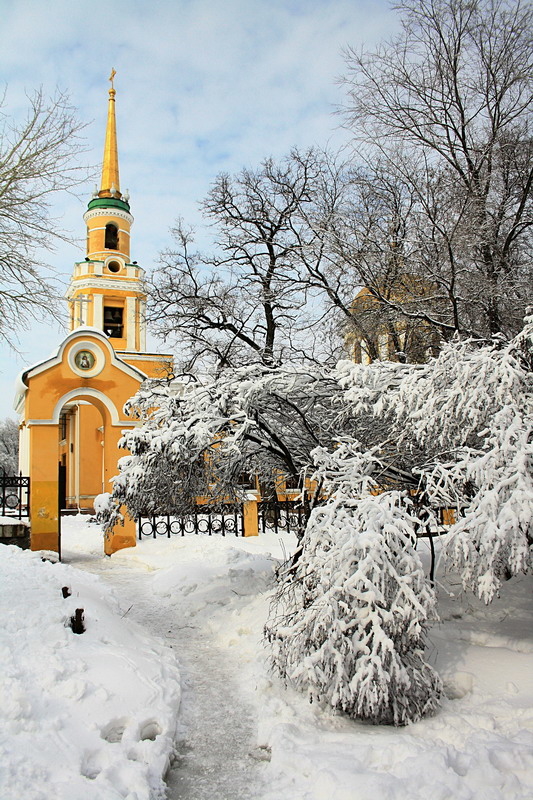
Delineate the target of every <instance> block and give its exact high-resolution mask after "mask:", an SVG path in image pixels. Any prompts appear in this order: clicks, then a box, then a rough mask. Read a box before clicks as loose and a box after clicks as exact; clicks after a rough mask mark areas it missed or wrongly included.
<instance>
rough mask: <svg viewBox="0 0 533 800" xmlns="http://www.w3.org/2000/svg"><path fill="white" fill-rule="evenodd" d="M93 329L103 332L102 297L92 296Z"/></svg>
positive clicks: (99, 295)
mask: <svg viewBox="0 0 533 800" xmlns="http://www.w3.org/2000/svg"><path fill="white" fill-rule="evenodd" d="M93 327H94V328H98V330H100V331H103V330H104V295H103V294H93Z"/></svg>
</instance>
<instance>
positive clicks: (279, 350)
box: [149, 150, 353, 367]
mask: <svg viewBox="0 0 533 800" xmlns="http://www.w3.org/2000/svg"><path fill="white" fill-rule="evenodd" d="M335 170H336V168H335V167H334V165H333V164H332V162H331V161H330V160H329V159H328V157H327V156H326V155H325V154H323V153H318V152H317V151H315V150H309V151H307V152H305V153H300V152H299V151H297V150H293V151H292V152H291V153H290V155H289V156H287V157H286V158H284V159H282V160H280V161H279V162H275V161H274V160H273V159H270V158H269V159H266V160H265V161H263V162H262V164H261V165H260V167H259V168H258V169H256V170H252V169H243V170H242V171H241V172H240V173H239V174H237V175H235V176H229V175H219V176H218V178H217V179H216V180H215V182H214V184H213V187H212V189H211V191H210V192H209V195H208V197H207V199H206V200H205V201H204V203H203V210H204V214H205V216H206V218H207V220H208V221H209V222H210V223H211V224H212V225H213V227H214V228H215V229H216V242H215V246H216V248H217V250H216V252H215V254H212V255H206V254H201V253H193V252H191V244H192V232H191V231H190V230H187V229H186V228H185V227H184V225H183V223H181V222H180V223H178V226H177V227H176V229H175V231H174V234H175V239H176V243H177V245H178V247H177V249H176V250H173V251H170V252H167V253H164V254H163V257H162V269H160V270H159V271H158V272H157V273H156V274H155V276H154V278H153V280H152V283H151V287H150V299H151V302H150V310H149V319H150V321H151V322H152V323H153V324H154V326H155V329H156V331H158V332H159V333H160V334H161V335H163V336H165V337H168V336H169V335H173V336H176V338H178V340H180V341H181V343H182V344H183V343H184V344H185V346H186V348H187V354H186V355H187V367H190V366H191V365H192V364H193V363H194V362H195V361H196V360H197V359H198V358H201V359H203V360H206V359H207V360H208V361H209V360H210V361H214V362H215V363H216V364H218V365H219V366H220V367H226V366H239V365H241V364H244V363H251V362H262V363H263V364H265V365H267V366H275V365H277V364H280V363H283V362H284V361H287V360H291V359H297V360H310V359H313V358H314V357H315V356H316V355H317V354H318V353H319V354H320V357H321V358H323V357H324V353H325V352H326V351H327V350H328V349H329V348H330V347H331V336H330V335H329V331H328V333H327V335H326V331H325V326H324V314H326V313H327V308H326V306H325V305H324V302H323V298H324V285H323V284H322V283H321V282H320V281H318V280H317V281H314V280H311V279H310V272H309V270H310V269H312V270H314V271H316V272H318V273H320V274H322V271H323V270H325V271H326V272H327V271H328V269H329V263H330V262H329V261H328V258H327V255H326V253H325V240H326V235H325V234H326V229H327V226H326V223H324V215H325V212H324V211H323V207H325V206H327V204H328V203H331V202H334V199H333V200H332V199H331V195H332V191H333V190H332V186H333V184H332V183H331V182H330V177H331V176H334V174H335ZM328 185H329V188H328V192H329V195H330V196H329V197H327V198H325V199H322V198H323V197H324V191H325V187H326V186H328ZM319 200H320V203H319V202H318V201H319ZM325 200H327V203H326V202H325ZM319 206H320V210H319ZM311 219H312V220H313V224H310V220H311ZM344 284H346V281H344ZM326 285H327V288H328V291H329V294H330V295H331V297H329V295H328V298H329V299H328V304H327V307H328V308H331V307H332V306H333V307H335V304H336V303H337V304H338V305H340V306H344V305H345V299H346V298H349V299H350V300H351V298H352V297H353V290H347V287H346V286H345V285H344V295H343V299H341V298H340V296H339V288H338V287H336V286H334V285H333V284H332V285H330V283H329V282H326ZM348 302H349V301H348ZM345 313H346V315H349V310H348V308H346V309H345Z"/></svg>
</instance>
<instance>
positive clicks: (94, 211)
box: [83, 206, 133, 225]
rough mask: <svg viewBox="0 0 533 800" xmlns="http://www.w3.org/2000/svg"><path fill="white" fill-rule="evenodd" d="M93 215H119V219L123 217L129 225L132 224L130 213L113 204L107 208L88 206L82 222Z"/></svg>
mask: <svg viewBox="0 0 533 800" xmlns="http://www.w3.org/2000/svg"><path fill="white" fill-rule="evenodd" d="M94 217H119V219H123V220H125V221H126V222H129V224H130V225H133V217H132V215H131V214H130V213H129V212H128V211H122V210H121V209H120V208H116V207H115V206H113V207H110V208H107V209H100V208H92V209H91V208H89V209H88V210H87V211H86V212H85V214H84V215H83V220H84V222H88V221H89V220H90V219H94Z"/></svg>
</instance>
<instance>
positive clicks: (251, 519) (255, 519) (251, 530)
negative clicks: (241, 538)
mask: <svg viewBox="0 0 533 800" xmlns="http://www.w3.org/2000/svg"><path fill="white" fill-rule="evenodd" d="M242 512H243V529H244V535H245V536H259V515H258V511H257V497H256V498H253V496H252V495H248V499H247V500H246V501H245V502H244V503H243V504H242Z"/></svg>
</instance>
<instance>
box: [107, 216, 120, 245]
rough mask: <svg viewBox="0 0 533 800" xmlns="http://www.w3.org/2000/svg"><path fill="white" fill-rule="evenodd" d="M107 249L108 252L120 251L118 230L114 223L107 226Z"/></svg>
mask: <svg viewBox="0 0 533 800" xmlns="http://www.w3.org/2000/svg"><path fill="white" fill-rule="evenodd" d="M105 248H106V250H118V228H117V226H116V225H113V223H112V222H109V223H108V224H107V225H106V226H105Z"/></svg>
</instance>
